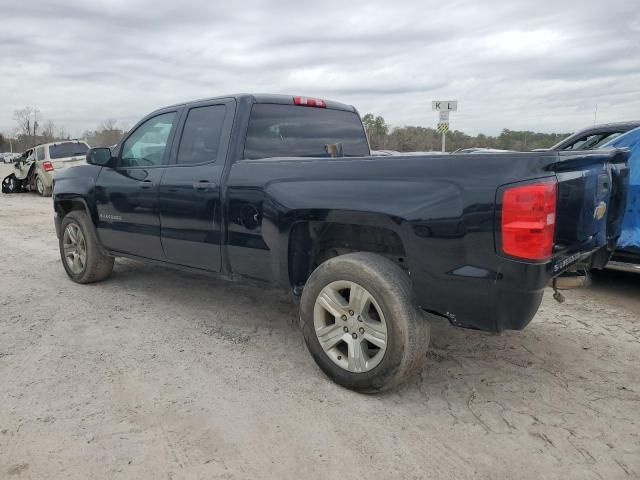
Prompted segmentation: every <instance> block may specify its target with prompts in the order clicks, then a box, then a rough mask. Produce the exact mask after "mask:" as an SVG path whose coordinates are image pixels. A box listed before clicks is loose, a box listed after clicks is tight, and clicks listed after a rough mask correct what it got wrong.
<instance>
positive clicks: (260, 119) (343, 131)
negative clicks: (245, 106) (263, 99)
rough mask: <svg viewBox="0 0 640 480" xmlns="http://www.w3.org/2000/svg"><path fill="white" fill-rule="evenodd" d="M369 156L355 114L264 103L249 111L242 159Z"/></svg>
mask: <svg viewBox="0 0 640 480" xmlns="http://www.w3.org/2000/svg"><path fill="white" fill-rule="evenodd" d="M336 152H337V153H336ZM369 154H370V153H369V144H368V143H367V137H366V135H365V133H364V127H363V126H362V122H361V121H360V117H359V116H358V114H357V113H355V112H348V111H344V110H333V109H329V108H314V107H301V106H297V105H280V104H266V103H264V104H256V105H254V106H253V109H252V110H251V118H250V119H249V128H248V130H247V139H246V142H245V145H244V158H249V159H257V158H271V157H331V156H344V157H363V156H367V155H369Z"/></svg>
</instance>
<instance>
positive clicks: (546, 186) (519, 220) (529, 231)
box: [502, 178, 557, 260]
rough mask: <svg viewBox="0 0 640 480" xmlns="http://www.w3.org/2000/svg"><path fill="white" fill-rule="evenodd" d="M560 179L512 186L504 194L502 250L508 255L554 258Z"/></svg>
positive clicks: (531, 258)
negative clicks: (558, 184) (558, 182)
mask: <svg viewBox="0 0 640 480" xmlns="http://www.w3.org/2000/svg"><path fill="white" fill-rule="evenodd" d="M556 190H557V181H556V179H555V178H554V179H553V180H552V181H545V182H541V183H530V184H528V185H522V186H517V187H508V188H507V189H505V190H504V193H503V195H502V250H503V251H504V253H506V254H507V255H511V256H514V257H520V258H527V259H530V260H543V259H546V258H549V257H551V254H552V251H553V234H554V232H555V226H556Z"/></svg>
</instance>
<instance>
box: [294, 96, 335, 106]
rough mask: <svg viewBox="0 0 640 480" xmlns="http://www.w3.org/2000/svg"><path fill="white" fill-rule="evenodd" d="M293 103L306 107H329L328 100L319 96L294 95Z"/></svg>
mask: <svg viewBox="0 0 640 480" xmlns="http://www.w3.org/2000/svg"><path fill="white" fill-rule="evenodd" d="M293 103H295V104H296V105H303V106H305V107H318V108H327V102H325V101H324V100H320V99H319V98H308V97H293Z"/></svg>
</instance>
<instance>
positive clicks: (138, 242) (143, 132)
mask: <svg viewBox="0 0 640 480" xmlns="http://www.w3.org/2000/svg"><path fill="white" fill-rule="evenodd" d="M177 119H178V112H177V111H166V112H162V113H159V114H155V115H154V116H153V117H151V118H149V119H146V120H144V121H143V122H142V123H141V124H140V125H139V126H138V127H136V128H135V129H134V130H133V132H132V133H131V134H130V135H129V137H128V138H127V139H126V140H125V141H124V143H123V144H122V148H121V149H120V152H119V155H118V158H117V160H116V164H115V165H114V166H113V168H111V167H104V168H103V169H102V170H101V172H100V174H99V175H98V178H97V180H96V205H97V210H98V225H97V231H98V235H99V237H100V241H101V242H102V244H103V245H104V246H105V247H106V248H107V249H109V250H113V251H117V252H122V253H128V254H131V255H137V256H141V257H145V258H151V259H156V260H162V259H164V253H163V251H162V245H161V243H160V214H159V204H158V190H159V186H160V181H161V179H162V174H163V172H164V169H165V167H166V162H167V159H168V157H169V150H170V148H171V138H172V135H173V131H174V130H175V125H176V124H177Z"/></svg>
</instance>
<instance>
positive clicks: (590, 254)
mask: <svg viewBox="0 0 640 480" xmlns="http://www.w3.org/2000/svg"><path fill="white" fill-rule="evenodd" d="M627 157H628V152H627V151H625V150H619V149H612V150H606V151H602V150H593V151H588V152H583V151H571V152H555V151H546V152H530V153H512V152H508V153H488V154H483V155H468V154H461V155H455V154H454V155H414V156H398V157H394V156H390V157H380V156H372V155H371V152H370V149H369V144H368V141H367V137H366V133H365V130H364V128H363V125H362V122H361V120H360V116H359V115H358V112H357V111H356V109H355V108H354V107H352V106H350V105H344V104H341V103H337V102H332V101H328V100H321V99H314V98H307V97H299V96H283V95H233V96H224V97H218V98H212V99H208V100H202V101H197V102H190V103H182V104H178V105H173V106H170V107H166V108H162V109H160V110H157V111H155V112H153V113H151V114H149V115H148V116H146V117H145V118H144V119H142V120H141V121H140V122H139V123H138V124H137V125H136V126H135V127H134V128H132V129H131V131H130V132H129V133H128V134H127V135H126V136H125V137H124V138H123V139H122V141H121V142H120V143H119V144H118V145H117V146H116V147H114V148H112V149H99V148H98V149H92V150H90V151H89V152H88V154H87V165H82V166H78V167H75V168H72V169H69V170H66V171H63V172H61V174H60V175H58V176H57V177H56V180H55V184H54V189H53V206H54V209H55V223H56V231H57V234H58V240H59V248H60V255H61V260H62V265H63V267H64V269H65V270H66V272H67V274H68V276H69V278H71V280H73V281H75V282H78V283H89V282H97V281H100V280H104V279H106V278H107V277H109V276H110V274H111V271H112V268H113V264H114V258H116V257H129V258H134V259H138V260H143V261H148V262H156V263H161V264H163V265H167V266H172V267H176V268H181V269H186V270H189V271H192V272H199V273H206V274H212V275H219V276H223V277H226V278H242V279H249V280H252V281H262V282H266V283H267V284H270V285H273V286H280V287H283V288H286V289H288V290H289V291H290V292H291V293H292V296H293V297H295V298H298V299H299V305H300V322H301V326H302V332H303V336H304V338H305V341H306V344H307V346H308V348H309V351H310V353H311V355H312V356H313V358H314V359H315V361H316V362H317V364H318V365H319V367H320V368H321V369H322V370H323V371H324V372H325V373H326V374H327V375H328V376H329V377H330V378H332V379H333V380H334V381H336V382H337V383H339V384H340V385H343V386H345V387H348V388H351V389H354V390H357V391H363V392H374V391H380V390H383V389H387V388H390V387H392V386H394V385H396V384H398V382H401V381H402V380H404V379H406V378H407V376H408V375H409V374H410V373H411V372H412V371H414V370H415V369H416V368H417V367H419V366H420V365H421V364H422V362H423V360H424V357H425V355H426V351H427V348H428V343H429V319H430V318H433V316H434V315H437V316H440V317H444V318H446V319H448V320H449V321H450V322H451V323H452V324H453V325H456V326H461V327H468V328H473V329H479V330H488V331H502V330H505V329H522V328H524V327H525V326H526V325H527V324H528V323H529V322H530V321H531V319H532V318H533V316H534V315H535V313H536V311H537V309H538V306H539V305H540V302H541V299H542V296H543V292H544V289H545V286H547V285H548V284H549V282H550V281H552V279H554V278H557V277H558V276H560V275H562V274H563V273H564V272H567V271H570V270H574V269H576V268H577V267H578V266H580V267H586V268H602V267H603V266H604V265H605V264H606V263H607V261H608V260H609V258H610V256H611V253H612V251H613V250H614V248H615V246H616V242H617V240H618V237H619V235H620V227H621V221H622V216H623V212H624V208H625V199H626V185H627V181H628V170H627V165H626V162H627ZM115 281H117V278H116V279H115ZM265 294H266V293H265Z"/></svg>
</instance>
